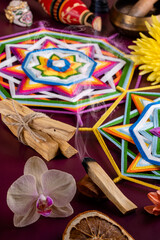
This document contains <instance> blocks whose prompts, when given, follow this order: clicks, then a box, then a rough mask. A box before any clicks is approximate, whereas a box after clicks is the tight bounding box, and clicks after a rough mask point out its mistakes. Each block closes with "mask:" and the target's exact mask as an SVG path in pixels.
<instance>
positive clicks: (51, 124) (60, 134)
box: [0, 99, 76, 141]
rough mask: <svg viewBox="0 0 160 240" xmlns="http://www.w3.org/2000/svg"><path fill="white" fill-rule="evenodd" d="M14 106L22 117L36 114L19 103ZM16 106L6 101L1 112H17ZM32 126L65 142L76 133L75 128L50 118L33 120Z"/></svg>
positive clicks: (0, 106)
mask: <svg viewBox="0 0 160 240" xmlns="http://www.w3.org/2000/svg"><path fill="white" fill-rule="evenodd" d="M14 105H15V108H16V110H17V112H18V113H19V114H20V115H21V116H25V115H27V114H31V113H33V112H34V111H33V110H31V109H30V108H28V107H26V106H23V105H21V104H20V103H19V102H17V101H14ZM14 105H13V100H12V99H4V100H3V101H1V102H0V108H1V111H2V109H3V113H4V111H5V112H6V113H8V111H11V110H12V111H13V112H15V109H14ZM7 107H8V108H7ZM30 126H31V127H32V128H33V129H37V130H40V131H43V132H46V133H48V134H49V135H52V136H53V137H55V138H58V139H59V138H60V139H63V140H64V141H69V140H70V139H71V138H72V137H73V135H74V134H75V131H76V128H75V127H73V126H71V125H68V124H66V123H62V122H60V121H57V120H54V119H51V118H49V117H41V118H36V119H33V120H32V122H31V124H30Z"/></svg>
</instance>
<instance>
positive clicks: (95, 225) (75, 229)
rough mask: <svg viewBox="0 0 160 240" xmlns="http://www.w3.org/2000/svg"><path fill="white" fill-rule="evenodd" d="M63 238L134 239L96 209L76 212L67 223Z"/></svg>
mask: <svg viewBox="0 0 160 240" xmlns="http://www.w3.org/2000/svg"><path fill="white" fill-rule="evenodd" d="M62 239H63V240H86V239H88V240H134V238H132V237H131V236H130V235H129V233H128V232H127V231H126V230H125V229H124V228H122V227H121V226H120V225H119V224H117V223H116V222H115V221H113V220H112V219H111V218H109V217H108V216H107V215H105V214H103V213H101V212H98V211H94V210H93V211H86V212H83V213H80V214H78V215H77V216H76V217H74V218H73V219H72V220H71V221H70V222H69V223H68V225H67V227H66V229H65V230H64V233H63V238H62Z"/></svg>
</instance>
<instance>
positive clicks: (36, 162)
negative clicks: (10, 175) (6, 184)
mask: <svg viewBox="0 0 160 240" xmlns="http://www.w3.org/2000/svg"><path fill="white" fill-rule="evenodd" d="M46 171H48V168H47V166H46V164H45V163H44V161H43V160H42V159H41V158H39V157H36V156H34V157H31V158H29V159H28V160H27V162H26V164H25V166H24V174H25V175H28V174H31V175H33V176H35V178H36V181H37V190H38V192H39V193H40V192H41V191H42V189H41V177H42V174H43V173H44V172H46Z"/></svg>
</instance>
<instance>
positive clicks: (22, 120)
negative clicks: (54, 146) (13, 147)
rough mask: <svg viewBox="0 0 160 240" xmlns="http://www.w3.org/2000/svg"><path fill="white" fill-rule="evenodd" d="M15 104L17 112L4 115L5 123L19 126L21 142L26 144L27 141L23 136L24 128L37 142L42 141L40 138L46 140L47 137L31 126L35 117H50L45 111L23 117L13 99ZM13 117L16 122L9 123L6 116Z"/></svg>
mask: <svg viewBox="0 0 160 240" xmlns="http://www.w3.org/2000/svg"><path fill="white" fill-rule="evenodd" d="M12 104H13V108H14V111H15V114H7V115H6V116H4V119H3V121H4V123H5V124H7V125H11V126H18V128H17V137H18V139H19V141H20V142H22V143H23V144H26V141H25V139H24V136H23V130H24V129H25V130H26V131H27V132H28V133H29V134H30V136H31V137H32V138H33V139H34V140H35V141H36V142H40V140H42V141H46V139H45V138H44V137H42V136H41V135H40V134H38V133H36V132H35V131H34V130H33V129H32V128H31V127H30V122H31V121H32V120H33V119H35V118H41V117H48V116H47V115H45V114H44V113H38V112H33V113H30V114H27V115H25V116H24V117H22V116H21V115H20V114H19V113H18V111H17V109H16V107H15V104H14V101H12ZM7 117H8V118H11V119H12V120H14V121H15V122H13V123H9V122H8V121H7V120H6V119H5V118H7Z"/></svg>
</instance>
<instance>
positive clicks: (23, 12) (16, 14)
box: [5, 0, 33, 27]
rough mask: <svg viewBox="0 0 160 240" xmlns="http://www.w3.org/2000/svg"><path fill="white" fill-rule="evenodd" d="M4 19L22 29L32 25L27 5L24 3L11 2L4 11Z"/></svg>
mask: <svg viewBox="0 0 160 240" xmlns="http://www.w3.org/2000/svg"><path fill="white" fill-rule="evenodd" d="M5 15H6V18H7V19H8V20H9V21H10V23H15V24H16V25H19V26H22V27H28V26H31V25H32V20H33V16H32V13H31V11H30V9H29V6H28V3H27V2H25V1H19V0H18V1H16V0H12V1H11V2H10V4H9V5H8V7H7V8H6V9H5Z"/></svg>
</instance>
